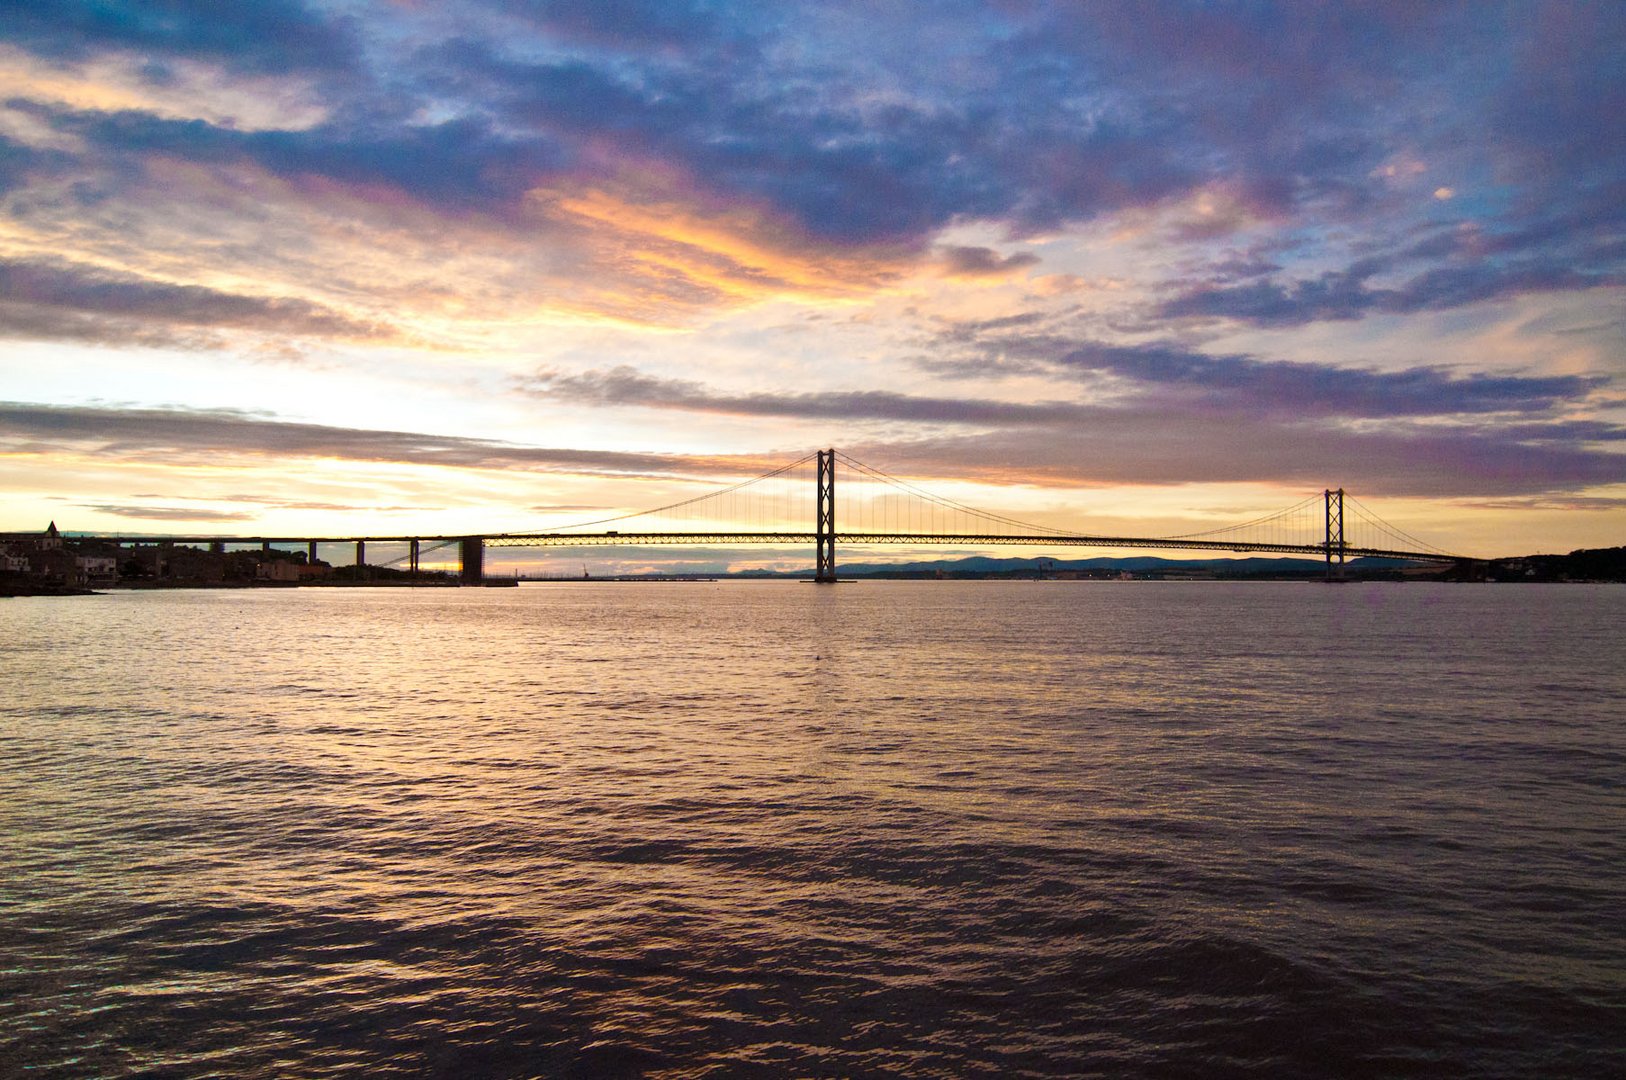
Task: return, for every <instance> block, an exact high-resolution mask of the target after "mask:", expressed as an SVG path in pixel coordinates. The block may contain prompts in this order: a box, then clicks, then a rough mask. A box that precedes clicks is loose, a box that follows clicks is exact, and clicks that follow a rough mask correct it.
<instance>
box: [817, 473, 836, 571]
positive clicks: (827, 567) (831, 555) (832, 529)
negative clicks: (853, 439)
mask: <svg viewBox="0 0 1626 1080" xmlns="http://www.w3.org/2000/svg"><path fill="white" fill-rule="evenodd" d="M813 542H814V545H815V547H816V548H817V549H818V564H817V566H816V568H815V569H814V572H813V580H814V581H816V582H818V583H819V584H821V585H831V584H834V583H835V580H836V452H835V451H834V450H820V451H819V517H818V521H817V523H816V525H815V527H814V530H813Z"/></svg>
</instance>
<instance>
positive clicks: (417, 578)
mask: <svg viewBox="0 0 1626 1080" xmlns="http://www.w3.org/2000/svg"><path fill="white" fill-rule="evenodd" d="M228 543H229V542H228V541H224V540H222V541H218V542H215V543H213V544H211V545H210V546H209V547H208V548H198V547H191V546H187V545H183V544H173V543H165V542H162V541H161V540H157V539H155V540H154V541H153V542H152V543H150V544H148V543H143V544H121V543H115V542H113V541H109V540H99V539H91V538H75V537H72V536H66V535H63V534H62V533H61V532H59V531H58V530H57V527H56V523H55V522H54V521H53V522H52V523H51V524H50V525H49V526H48V527H47V528H46V529H45V530H44V531H42V532H38V533H0V596H28V595H74V594H82V593H87V592H94V591H96V590H97V589H107V588H137V589H139V588H233V587H242V586H279V585H280V586H290V585H316V584H328V585H341V584H362V583H366V584H376V585H384V584H424V585H440V584H452V583H453V580H452V579H451V578H450V577H448V576H447V575H445V574H442V573H439V572H436V571H420V572H418V573H416V574H413V573H409V572H407V571H403V570H397V569H394V568H391V567H387V566H361V567H357V566H337V567H336V566H333V565H331V564H330V563H327V562H324V561H322V560H320V559H316V560H312V559H311V558H310V557H309V554H308V552H307V551H303V550H301V551H285V550H282V549H280V548H274V547H271V546H269V545H259V546H256V547H253V548H248V549H243V550H227V547H228Z"/></svg>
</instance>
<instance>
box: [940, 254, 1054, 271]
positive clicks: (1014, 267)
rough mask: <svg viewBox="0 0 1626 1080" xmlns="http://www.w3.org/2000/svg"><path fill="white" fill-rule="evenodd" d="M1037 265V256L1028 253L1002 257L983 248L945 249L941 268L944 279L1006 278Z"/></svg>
mask: <svg viewBox="0 0 1626 1080" xmlns="http://www.w3.org/2000/svg"><path fill="white" fill-rule="evenodd" d="M1038 264H1039V256H1037V255H1035V254H1033V253H1032V252H1029V251H1019V252H1016V253H1014V254H1011V255H1004V256H1002V255H1000V254H999V252H997V251H994V250H993V249H992V248H985V247H945V248H943V249H942V266H943V275H944V276H945V277H954V278H999V277H1007V276H1009V275H1011V274H1013V273H1015V272H1016V271H1018V270H1025V269H1027V268H1028V267H1030V266H1037V265H1038Z"/></svg>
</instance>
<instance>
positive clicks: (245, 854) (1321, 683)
mask: <svg viewBox="0 0 1626 1080" xmlns="http://www.w3.org/2000/svg"><path fill="white" fill-rule="evenodd" d="M1514 593H1517V594H1518V595H1517V596H1514ZM1623 598H1626V594H1623V593H1621V592H1620V591H1618V590H1613V591H1611V590H1603V591H1600V590H1585V589H1569V590H1564V589H1541V588H1537V587H1532V588H1530V589H1519V590H1512V589H1509V590H1496V589H1487V588H1469V587H1457V588H1453V587H1449V586H1440V587H1435V586H1427V585H1372V586H1366V585H1360V586H1353V585H1352V586H1345V587H1339V588H1331V587H1326V586H1320V585H1302V584H1284V585H1263V584H1251V585H1234V586H1233V585H1216V584H1173V585H1156V584H1144V585H1141V584H1136V585H1118V584H1095V583H1061V582H1041V583H862V584H855V585H842V586H838V587H835V588H816V587H813V586H810V585H802V584H798V583H764V582H754V583H739V582H721V583H704V584H702V583H696V584H686V585H672V584H661V585H655V584H644V585H640V584H609V583H603V584H585V583H570V584H564V585H553V586H535V587H532V586H527V587H523V588H520V589H507V590H471V589H464V590H442V589H424V590H406V589H394V590H383V589H379V590H361V589H352V590H337V589H335V590H301V591H298V592H269V591H266V592H261V591H240V592H191V593H184V592H182V593H156V594H118V595H112V596H106V597H92V598H83V599H82V600H76V601H74V602H73V603H71V604H69V603H63V602H62V601H60V600H55V601H52V600H40V601H23V602H17V601H13V602H11V605H10V606H8V607H7V608H6V609H5V617H6V619H7V620H8V635H7V645H6V647H5V650H4V652H3V653H0V676H3V678H4V685H5V686H6V687H7V688H8V698H7V700H6V702H5V703H4V706H3V711H0V725H3V726H0V734H3V740H0V749H3V750H4V752H5V753H6V755H7V759H8V761H10V762H12V767H10V768H8V769H7V770H6V771H5V773H4V775H3V778H0V825H3V827H4V833H3V835H4V837H5V840H4V845H5V847H4V851H5V855H6V859H5V861H6V864H7V866H8V867H9V868H10V869H9V870H8V872H7V875H6V878H5V881H4V892H3V898H4V900H5V906H4V908H3V911H4V916H3V918H4V923H3V925H4V927H5V931H6V934H5V936H6V940H7V941H8V942H10V943H11V946H10V948H9V949H8V951H9V952H11V953H12V955H13V956H14V959H13V960H12V961H11V962H10V963H9V964H8V965H7V971H6V973H5V974H3V975H0V980H3V984H0V989H3V990H5V991H6V993H4V994H3V995H0V997H3V999H4V1000H5V1001H6V1002H8V1003H7V1004H4V1005H0V1036H3V1037H4V1038H5V1040H6V1043H5V1045H6V1046H7V1047H9V1048H10V1053H9V1059H10V1060H13V1061H22V1062H24V1063H25V1065H27V1066H29V1067H37V1068H38V1069H39V1070H40V1074H41V1075H64V1076H65V1075H72V1074H82V1073H83V1072H84V1071H85V1070H86V1069H88V1070H89V1071H91V1072H101V1073H106V1072H119V1071H126V1070H137V1071H139V1070H141V1069H156V1070H160V1071H161V1070H164V1069H173V1070H175V1071H178V1072H180V1073H184V1074H191V1073H198V1072H210V1071H216V1070H223V1071H228V1072H238V1073H263V1072H268V1071H272V1072H274V1071H279V1070H281V1071H292V1072H297V1073H300V1074H303V1075H326V1074H330V1073H336V1072H339V1071H342V1070H347V1069H355V1068H363V1069H365V1070H367V1071H368V1072H369V1073H372V1074H379V1075H390V1074H392V1073H400V1074H407V1073H417V1072H425V1071H427V1072H443V1073H450V1072H484V1073H489V1074H495V1075H529V1074H535V1073H541V1074H548V1073H554V1074H558V1073H563V1074H573V1075H632V1074H647V1075H659V1076H697V1075H701V1074H703V1073H705V1072H706V1070H708V1069H721V1070H723V1071H724V1072H727V1073H731V1074H732V1073H734V1072H740V1071H744V1072H750V1071H751V1070H752V1069H759V1070H765V1071H769V1072H785V1073H796V1074H807V1073H821V1074H885V1073H894V1074H899V1075H902V1074H910V1075H968V1074H980V1073H993V1072H1004V1073H1026V1074H1031V1075H1073V1074H1078V1073H1087V1072H1090V1071H1092V1070H1093V1071H1105V1072H1115V1073H1120V1074H1128V1075H1171V1074H1173V1075H1181V1074H1196V1073H1197V1072H1201V1071H1202V1068H1203V1067H1200V1065H1199V1064H1194V1063H1205V1062H1206V1063H1209V1064H1213V1063H1215V1062H1218V1063H1221V1065H1222V1066H1223V1067H1221V1068H1220V1071H1221V1072H1223V1071H1225V1070H1226V1069H1229V1068H1232V1067H1235V1068H1256V1069H1285V1070H1286V1071H1288V1072H1312V1071H1315V1070H1317V1069H1319V1068H1321V1067H1323V1066H1324V1065H1326V1063H1327V1062H1329V1061H1339V1062H1342V1063H1343V1064H1344V1066H1347V1068H1346V1069H1345V1071H1346V1072H1348V1073H1351V1074H1355V1075H1362V1074H1381V1073H1384V1072H1387V1071H1394V1070H1399V1069H1403V1068H1410V1067H1413V1066H1415V1067H1422V1065H1423V1063H1434V1064H1437V1063H1438V1062H1439V1061H1441V1060H1444V1061H1448V1062H1450V1063H1451V1064H1452V1068H1453V1069H1454V1070H1455V1069H1459V1068H1460V1070H1461V1071H1466V1072H1481V1073H1485V1074H1494V1073H1495V1072H1496V1070H1497V1069H1500V1068H1503V1065H1504V1064H1505V1065H1506V1066H1507V1070H1511V1069H1512V1068H1513V1067H1514V1066H1518V1067H1520V1068H1522V1067H1524V1066H1526V1065H1530V1064H1532V1063H1533V1062H1536V1061H1538V1060H1539V1059H1540V1058H1541V1055H1540V1053H1539V1052H1538V1051H1539V1050H1540V1049H1541V1046H1543V1045H1552V1044H1556V1045H1559V1046H1561V1047H1562V1048H1563V1053H1564V1054H1566V1055H1568V1056H1567V1057H1566V1058H1564V1060H1567V1061H1573V1062H1579V1063H1587V1062H1601V1061H1603V1060H1604V1055H1606V1053H1607V1052H1608V1051H1607V1045H1606V1044H1607V1040H1606V1039H1605V1038H1604V1036H1603V1034H1602V1032H1603V1030H1604V1027H1603V1025H1602V1024H1601V1020H1602V1019H1603V1017H1604V1015H1605V1012H1606V1011H1607V1010H1606V1008H1605V1005H1604V1004H1600V1003H1606V1002H1607V1001H1608V1000H1610V998H1611V997H1612V996H1613V997H1614V998H1615V999H1616V1000H1618V997H1619V994H1620V992H1621V982H1620V978H1619V974H1618V973H1619V971H1620V970H1622V966H1621V963H1620V961H1621V960H1622V959H1623V953H1626V947H1623V944H1622V941H1621V936H1620V932H1619V929H1618V927H1616V926H1615V925H1614V922H1613V921H1612V919H1611V918H1610V916H1609V912H1610V911H1612V910H1613V908H1612V903H1613V899H1618V898H1619V896H1620V895H1621V888H1622V876H1621V875H1622V871H1621V869H1620V867H1621V866H1623V865H1626V859H1622V858H1619V857H1618V856H1620V855H1621V854H1622V851H1621V845H1622V829H1621V824H1622V822H1621V818H1620V812H1619V808H1618V806H1616V805H1614V804H1613V803H1612V802H1611V801H1610V796H1609V792H1610V790H1611V788H1610V786H1609V785H1610V784H1612V783H1613V780H1612V774H1613V772H1615V771H1617V770H1618V765H1619V763H1620V762H1621V761H1622V760H1626V756H1623V747H1622V742H1621V739H1622V734H1621V732H1620V730H1619V725H1618V716H1619V712H1618V709H1619V703H1620V702H1621V701H1622V700H1623V699H1626V683H1623V682H1622V676H1621V675H1620V674H1619V673H1618V671H1617V670H1616V666H1615V665H1613V664H1612V663H1610V662H1609V657H1610V654H1611V651H1612V649H1613V648H1614V647H1615V646H1616V645H1617V644H1618V641H1617V639H1616V632H1617V631H1616V628H1617V627H1618V626H1619V618H1620V615H1621V614H1622V608H1623V607H1626V603H1623ZM1532 653H1535V654H1539V655H1541V656H1543V657H1544V661H1543V663H1542V665H1541V670H1540V671H1539V672H1529V673H1526V674H1525V675H1523V676H1521V677H1520V678H1518V679H1510V678H1508V677H1507V673H1508V672H1509V671H1515V670H1520V665H1522V664H1523V663H1524V662H1525V658H1527V657H1528V656H1530V655H1532ZM67 658H72V659H71V661H70V660H68V659H67ZM1536 957H1547V958H1550V959H1549V960H1548V961H1544V962H1537V961H1536V960H1534V959H1533V958H1536ZM1351 1017H1354V1018H1355V1020H1354V1021H1353V1022H1352V1021H1351ZM1538 1030H1539V1031H1542V1032H1544V1033H1545V1034H1544V1035H1543V1038H1542V1040H1537V1039H1535V1038H1534V1036H1533V1035H1531V1036H1529V1037H1528V1038H1527V1037H1526V1036H1524V1035H1521V1034H1520V1032H1525V1031H1528V1032H1535V1031H1538ZM160 1033H161V1034H160ZM1487 1046H1494V1047H1496V1048H1497V1054H1496V1056H1495V1059H1494V1061H1492V1060H1491V1059H1490V1058H1489V1057H1486V1056H1484V1055H1485V1052H1486V1051H1485V1049H1484V1048H1485V1047H1487ZM1442 1055H1443V1056H1442ZM1482 1066H1490V1067H1487V1068H1481V1067H1482ZM1430 1067H1432V1065H1431V1066H1430ZM1507 1070H1504V1071H1507ZM1507 1074H1508V1075H1512V1074H1513V1073H1512V1072H1511V1071H1507Z"/></svg>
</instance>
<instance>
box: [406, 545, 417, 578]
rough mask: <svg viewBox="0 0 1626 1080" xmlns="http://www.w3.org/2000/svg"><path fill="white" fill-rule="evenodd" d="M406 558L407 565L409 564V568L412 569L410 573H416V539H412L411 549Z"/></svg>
mask: <svg viewBox="0 0 1626 1080" xmlns="http://www.w3.org/2000/svg"><path fill="white" fill-rule="evenodd" d="M408 559H409V560H410V562H409V566H410V568H411V570H412V573H413V574H414V575H415V574H417V572H418V542H417V541H416V540H414V541H412V551H411V552H410V554H409V555H408Z"/></svg>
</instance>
